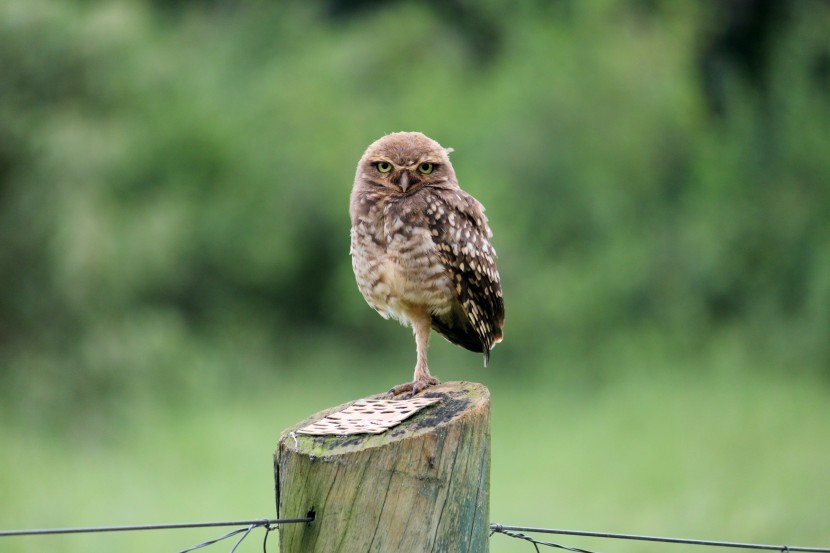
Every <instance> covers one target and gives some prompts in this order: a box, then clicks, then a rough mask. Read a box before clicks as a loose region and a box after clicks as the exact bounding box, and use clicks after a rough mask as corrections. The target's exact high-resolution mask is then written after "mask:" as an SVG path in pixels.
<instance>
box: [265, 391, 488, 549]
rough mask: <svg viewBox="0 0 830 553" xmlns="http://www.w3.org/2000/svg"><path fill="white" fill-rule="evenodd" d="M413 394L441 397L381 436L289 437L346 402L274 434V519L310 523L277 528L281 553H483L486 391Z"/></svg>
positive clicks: (485, 535) (485, 531) (485, 541)
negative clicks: (305, 518) (310, 517)
mask: <svg viewBox="0 0 830 553" xmlns="http://www.w3.org/2000/svg"><path fill="white" fill-rule="evenodd" d="M420 395H421V396H423V397H440V398H441V401H440V402H438V403H436V404H434V405H431V406H429V407H426V408H424V409H423V410H422V411H420V412H418V413H416V414H414V415H413V416H411V417H410V418H408V419H406V420H404V421H403V422H401V423H400V424H399V425H397V426H394V427H392V428H390V429H388V430H386V431H385V432H384V433H381V434H351V435H346V436H310V435H305V434H297V433H296V431H297V430H299V429H301V428H303V427H305V426H307V425H308V424H311V423H314V422H316V421H318V420H320V419H322V418H324V417H326V416H328V415H329V414H332V413H335V412H339V411H342V410H343V409H345V408H346V407H348V406H350V405H351V404H353V403H354V402H349V403H345V404H343V405H340V406H338V407H334V408H331V409H327V410H325V411H321V412H320V413H317V414H315V415H312V416H311V417H309V418H307V419H306V420H304V421H302V422H300V423H298V424H297V425H295V426H292V427H291V428H287V429H286V430H284V431H283V432H282V434H281V435H280V441H279V446H278V449H277V451H276V452H275V454H274V469H275V475H274V476H275V482H276V488H277V516H278V517H302V516H306V514H307V513H309V512H312V511H313V512H314V516H315V519H314V522H311V523H307V524H287V525H283V526H282V527H281V528H280V553H336V552H342V553H364V552H366V553H394V552H405V553H419V552H435V553H437V552H453V553H487V552H488V551H489V546H488V524H489V520H488V519H489V495H490V393H489V391H488V390H487V388H486V387H484V386H483V385H481V384H476V383H471V382H447V383H445V384H441V385H438V386H436V387H434V388H430V389H429V390H427V391H425V392H423V393H422V394H420ZM366 399H385V395H383V394H379V395H376V396H371V397H370V398H366Z"/></svg>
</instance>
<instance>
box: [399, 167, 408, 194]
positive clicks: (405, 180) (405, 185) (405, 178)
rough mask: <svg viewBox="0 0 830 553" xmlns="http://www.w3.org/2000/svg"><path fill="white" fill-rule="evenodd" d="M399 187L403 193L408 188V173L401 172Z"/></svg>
mask: <svg viewBox="0 0 830 553" xmlns="http://www.w3.org/2000/svg"><path fill="white" fill-rule="evenodd" d="M399 184H400V187H401V190H402V191H403V192H406V189H407V188H409V171H402V172H401V180H400V183H399Z"/></svg>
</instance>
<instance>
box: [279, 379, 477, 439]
mask: <svg viewBox="0 0 830 553" xmlns="http://www.w3.org/2000/svg"><path fill="white" fill-rule="evenodd" d="M418 397H437V398H441V401H440V402H438V403H436V404H434V405H430V406H428V407H426V408H424V409H423V410H421V411H419V412H418V413H416V414H414V415H412V416H411V417H410V418H408V419H406V420H404V421H403V422H401V423H400V424H398V425H397V426H394V427H392V428H390V429H389V430H387V431H386V432H383V433H381V434H350V435H346V436H312V435H307V434H298V433H297V431H298V430H299V429H301V428H304V427H305V426H308V425H309V424H312V423H314V422H317V421H319V420H321V419H323V418H325V417H327V416H329V415H331V414H332V413H337V412H340V411H342V410H344V409H346V408H347V407H349V406H350V405H352V404H354V403H355V402H357V401H360V399H387V394H376V395H373V396H369V397H367V398H360V399H356V400H353V401H349V402H346V403H344V404H342V405H338V406H337V407H332V408H330V409H326V410H324V411H320V412H319V413H315V414H314V415H311V416H310V417H308V418H306V419H305V420H303V421H301V422H299V423H297V424H296V425H294V426H291V427H289V428H287V429H285V430H284V431H283V432H282V434H281V435H280V443H281V444H282V445H283V447H288V448H290V449H292V450H294V451H296V452H297V453H301V454H307V455H320V456H331V455H342V454H344V453H349V452H352V451H356V450H363V449H367V448H372V447H379V446H381V445H385V444H388V443H391V442H395V441H398V440H404V439H407V438H411V437H414V436H418V435H420V434H422V433H424V432H428V431H430V430H432V429H435V428H438V427H440V426H443V425H446V424H449V423H451V422H453V421H455V420H457V419H459V418H462V417H464V416H465V415H469V414H471V413H476V412H477V411H479V410H480V409H481V408H486V407H487V406H488V405H489V402H490V392H489V390H488V389H487V388H486V387H485V386H484V385H483V384H479V383H476V382H445V383H443V384H439V385H437V386H434V387H431V388H429V389H428V390H425V391H424V392H422V393H421V394H419V395H418ZM292 434H293V435H292Z"/></svg>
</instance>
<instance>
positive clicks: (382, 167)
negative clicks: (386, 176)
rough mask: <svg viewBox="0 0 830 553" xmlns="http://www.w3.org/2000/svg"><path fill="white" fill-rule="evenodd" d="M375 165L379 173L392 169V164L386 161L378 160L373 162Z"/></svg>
mask: <svg viewBox="0 0 830 553" xmlns="http://www.w3.org/2000/svg"><path fill="white" fill-rule="evenodd" d="M375 167H377V168H378V171H380V172H381V173H388V172H389V171H391V170H392V164H391V163H389V162H388V161H378V162H377V163H375Z"/></svg>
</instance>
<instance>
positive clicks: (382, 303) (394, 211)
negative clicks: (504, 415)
mask: <svg viewBox="0 0 830 553" xmlns="http://www.w3.org/2000/svg"><path fill="white" fill-rule="evenodd" d="M450 152H452V149H451V148H443V147H442V146H441V145H440V144H438V143H437V142H436V141H434V140H432V139H431V138H428V137H427V136H425V135H423V134H421V133H419V132H398V133H393V134H389V135H386V136H384V137H382V138H380V139H379V140H377V141H375V142H373V143H372V144H370V145H369V147H368V148H367V149H366V152H365V153H364V154H363V157H362V158H361V159H360V161H359V162H358V165H357V174H356V175H355V180H354V187H353V188H352V193H351V201H350V208H349V214H350V216H351V223H352V228H351V256H352V268H353V269H354V274H355V278H356V280H357V287H358V289H359V290H360V292H361V294H363V297H364V298H365V299H366V302H367V303H368V304H369V305H370V306H371V307H372V308H373V309H374V310H375V311H377V312H378V313H380V315H381V316H382V317H384V318H385V319H388V318H390V317H392V318H394V319H397V320H398V321H400V322H401V323H402V324H404V325H409V326H411V327H412V331H413V334H414V335H415V346H416V350H417V357H416V363H415V375H414V378H413V380H412V382H407V383H404V384H401V385H399V386H395V387H393V388H392V389H391V390H389V393H390V394H391V395H392V396H393V397H394V396H398V395H401V394H406V393H411V395H413V396H414V395H415V394H417V393H418V392H420V391H422V390H424V389H426V388H428V387H430V386H433V385H435V384H438V383H439V380H438V379H437V378H434V377H433V376H432V375H431V374H430V372H429V367H428V365H427V346H428V343H429V337H430V333H431V329H435V330H436V331H437V332H438V333H439V334H441V335H442V336H444V338H446V339H447V340H449V341H450V342H452V343H453V344H456V345H459V346H461V347H463V348H466V349H468V350H470V351H474V352H479V353H483V354H484V365H485V366H487V362H488V360H489V356H490V350H491V349H492V348H493V346H494V345H495V344H497V343H499V342H501V340H502V327H503V326H504V300H503V298H502V290H501V284H500V281H499V273H498V271H497V270H496V251H495V250H494V249H493V246H491V245H490V241H489V239H490V237H491V236H492V234H493V233H492V232H491V231H490V227H489V226H488V224H487V218H486V217H485V216H484V206H482V205H481V203H479V202H478V200H476V199H475V198H473V197H472V196H471V195H469V194H467V193H466V192H464V191H463V190H461V188H460V187H459V186H458V181H457V180H456V177H455V171H454V170H453V167H452V163H450V159H449V154H450Z"/></svg>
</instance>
